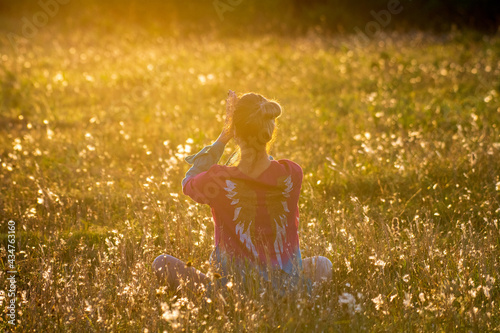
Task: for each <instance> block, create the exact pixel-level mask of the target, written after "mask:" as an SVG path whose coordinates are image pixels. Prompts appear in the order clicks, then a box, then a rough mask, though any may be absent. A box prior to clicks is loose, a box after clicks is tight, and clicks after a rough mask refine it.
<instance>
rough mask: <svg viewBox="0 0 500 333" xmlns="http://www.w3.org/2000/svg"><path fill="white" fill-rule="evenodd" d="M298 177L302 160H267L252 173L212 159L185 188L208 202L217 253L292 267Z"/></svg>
mask: <svg viewBox="0 0 500 333" xmlns="http://www.w3.org/2000/svg"><path fill="white" fill-rule="evenodd" d="M302 177H303V174H302V169H301V168H300V166H299V165H297V164H296V163H294V162H292V161H289V160H279V161H271V164H270V165H269V166H268V168H267V169H265V170H264V171H263V172H261V173H260V175H259V176H257V177H256V178H253V177H250V176H248V175H246V174H244V173H243V172H241V171H240V170H239V169H238V168H236V167H226V166H221V165H214V166H212V167H211V168H210V169H209V170H208V171H206V172H202V173H200V174H198V175H197V176H195V177H193V178H191V179H189V180H188V181H187V182H186V183H185V185H184V193H185V194H187V195H189V196H191V197H192V198H193V199H194V200H195V201H197V202H200V203H206V204H209V205H210V206H211V208H212V212H213V217H214V222H215V249H216V253H217V255H219V256H220V257H221V258H225V257H227V258H231V260H236V261H238V260H239V261H242V260H245V259H249V260H250V261H251V262H253V263H257V264H260V265H264V264H269V263H270V264H271V265H272V266H273V267H276V268H280V269H282V270H284V271H285V272H287V273H291V272H292V271H293V270H294V269H293V266H294V265H295V266H296V265H300V250H299V239H298V232H297V228H298V222H299V210H298V199H299V194H300V188H301V184H302Z"/></svg>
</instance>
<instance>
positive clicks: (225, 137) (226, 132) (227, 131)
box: [217, 90, 238, 144]
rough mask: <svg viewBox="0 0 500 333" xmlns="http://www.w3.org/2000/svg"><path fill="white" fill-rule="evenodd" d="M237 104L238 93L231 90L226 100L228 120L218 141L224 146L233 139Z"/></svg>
mask: <svg viewBox="0 0 500 333" xmlns="http://www.w3.org/2000/svg"><path fill="white" fill-rule="evenodd" d="M236 102H238V97H237V96H236V93H235V92H234V91H232V90H229V92H228V94H227V99H226V120H225V122H224V128H223V129H222V132H221V134H220V135H219V138H218V139H217V141H219V142H222V143H224V144H226V143H228V142H229V140H231V139H232V138H233V128H232V126H231V125H232V122H233V113H234V107H235V106H236Z"/></svg>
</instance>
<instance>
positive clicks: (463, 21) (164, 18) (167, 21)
mask: <svg viewBox="0 0 500 333" xmlns="http://www.w3.org/2000/svg"><path fill="white" fill-rule="evenodd" d="M56 7H57V12H58V13H59V12H63V11H64V12H66V13H67V15H53V17H54V19H53V20H56V19H57V20H62V21H64V22H66V23H68V24H75V25H76V24H78V25H79V26H81V25H89V26H90V25H92V26H99V27H105V28H109V29H112V28H113V27H116V24H117V23H119V24H123V23H125V24H131V25H138V26H141V27H145V28H147V29H158V30H160V31H168V30H169V29H170V30H176V29H177V30H176V31H182V32H207V31H217V32H221V33H223V34H241V33H262V32H264V33H265V32H269V31H273V32H276V33H302V32H307V31H309V30H310V29H316V30H322V31H327V32H333V33H337V32H341V33H342V32H348V33H349V32H354V31H358V29H359V30H361V31H363V32H365V33H370V32H376V31H377V27H378V29H381V28H384V29H387V30H414V29H419V30H432V31H449V30H450V29H453V28H458V29H462V28H463V29H475V30H480V31H482V32H491V33H495V32H496V31H498V29H499V25H500V1H499V0H356V1H352V2H348V1H345V0H189V1H174V0H129V1H123V0H107V1H102V0H38V1H28V0H16V1H8V0H0V16H2V17H3V18H4V19H3V20H4V22H0V25H4V24H6V23H5V18H6V17H8V18H9V19H10V20H13V21H14V22H15V21H16V20H19V19H20V18H22V17H24V16H27V18H28V19H31V17H30V15H33V13H37V12H38V11H40V10H42V11H43V10H45V9H47V10H45V12H47V11H48V14H53V12H54V8H56ZM44 8H45V9H44ZM51 8H52V13H50V9H51ZM59 16H61V17H64V18H60V17H59Z"/></svg>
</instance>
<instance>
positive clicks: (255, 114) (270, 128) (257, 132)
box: [232, 93, 281, 148]
mask: <svg viewBox="0 0 500 333" xmlns="http://www.w3.org/2000/svg"><path fill="white" fill-rule="evenodd" d="M280 115H281V106H280V105H279V104H278V103H276V102H274V101H269V100H267V99H266V98H265V97H264V96H262V95H258V94H254V93H248V94H244V95H243V96H241V97H240V98H239V99H238V101H237V102H236V105H235V108H234V114H233V119H232V127H233V128H234V132H235V136H236V137H237V138H239V139H241V140H243V141H244V143H245V144H247V145H250V146H252V147H255V148H257V147H262V146H266V144H268V143H270V142H271V141H272V139H273V135H274V129H275V127H276V126H275V120H276V118H278V117H279V116H280Z"/></svg>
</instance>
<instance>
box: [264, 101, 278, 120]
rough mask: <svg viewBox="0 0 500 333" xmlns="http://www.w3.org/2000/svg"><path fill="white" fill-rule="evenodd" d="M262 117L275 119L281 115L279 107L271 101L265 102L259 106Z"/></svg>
mask: <svg viewBox="0 0 500 333" xmlns="http://www.w3.org/2000/svg"><path fill="white" fill-rule="evenodd" d="M260 108H261V110H262V115H263V116H264V117H266V118H270V119H275V118H278V117H279V116H280V115H281V106H280V105H279V104H278V103H276V102H272V101H265V102H263V103H262V104H261V105H260Z"/></svg>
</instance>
